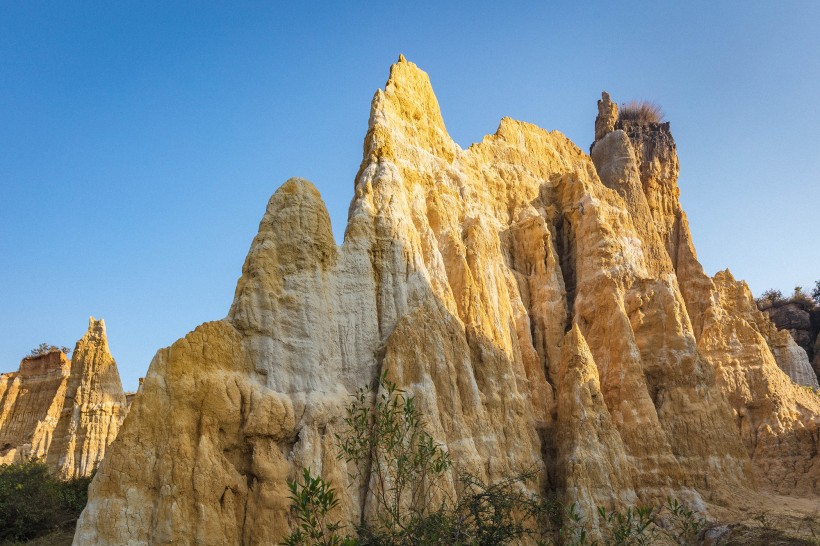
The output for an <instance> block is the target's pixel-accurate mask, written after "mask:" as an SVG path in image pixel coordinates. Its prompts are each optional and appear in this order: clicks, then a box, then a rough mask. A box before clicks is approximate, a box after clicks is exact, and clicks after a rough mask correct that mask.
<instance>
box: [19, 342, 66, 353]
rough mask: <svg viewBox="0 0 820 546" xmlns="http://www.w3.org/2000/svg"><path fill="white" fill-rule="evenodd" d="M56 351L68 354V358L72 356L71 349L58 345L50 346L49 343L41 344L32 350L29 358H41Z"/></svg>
mask: <svg viewBox="0 0 820 546" xmlns="http://www.w3.org/2000/svg"><path fill="white" fill-rule="evenodd" d="M54 351H62V352H64V353H65V354H66V356H68V355H70V354H71V349H69V348H68V347H65V346H63V347H57V346H56V345H49V344H48V343H41V344H40V345H38V346H37V347H35V348H33V349H32V350H31V353H30V354H29V356H40V355H45V354H48V353H51V352H54Z"/></svg>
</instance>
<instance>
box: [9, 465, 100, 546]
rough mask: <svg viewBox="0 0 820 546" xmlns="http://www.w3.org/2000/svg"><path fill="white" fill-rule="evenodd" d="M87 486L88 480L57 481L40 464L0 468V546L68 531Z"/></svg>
mask: <svg viewBox="0 0 820 546" xmlns="http://www.w3.org/2000/svg"><path fill="white" fill-rule="evenodd" d="M90 483H91V478H77V479H74V480H68V481H62V480H59V479H57V478H55V477H54V476H52V475H51V474H49V472H48V469H47V468H46V465H45V463H43V462H41V461H29V462H25V463H21V464H11V465H0V544H13V543H15V542H18V541H27V540H32V539H35V538H38V537H44V536H46V535H52V534H54V535H61V534H63V533H65V532H68V531H71V530H72V529H73V528H74V526H75V524H76V522H77V518H78V517H79V516H80V512H82V510H83V508H84V507H85V504H86V501H87V500H88V485H89V484H90Z"/></svg>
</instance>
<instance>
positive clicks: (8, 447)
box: [0, 350, 71, 464]
mask: <svg viewBox="0 0 820 546" xmlns="http://www.w3.org/2000/svg"><path fill="white" fill-rule="evenodd" d="M70 374H71V361H70V360H69V359H68V357H67V356H66V355H65V353H63V352H62V351H57V350H55V351H52V352H49V353H46V354H44V355H40V356H36V357H29V358H24V359H23V361H22V362H20V369H19V370H18V371H16V372H11V373H4V374H2V375H0V464H8V463H18V462H22V461H25V460H28V459H31V458H35V459H42V458H44V457H45V456H46V454H47V453H48V448H49V446H50V445H51V439H52V436H53V432H54V427H55V426H57V421H58V420H59V418H60V412H61V411H62V408H63V402H64V400H65V393H66V387H67V386H68V379H69V375H70Z"/></svg>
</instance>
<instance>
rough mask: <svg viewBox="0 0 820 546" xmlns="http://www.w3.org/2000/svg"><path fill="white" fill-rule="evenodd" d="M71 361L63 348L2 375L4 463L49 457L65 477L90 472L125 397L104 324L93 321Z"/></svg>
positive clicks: (110, 437)
mask: <svg viewBox="0 0 820 546" xmlns="http://www.w3.org/2000/svg"><path fill="white" fill-rule="evenodd" d="M73 357H74V358H73V360H71V361H70V360H68V358H67V357H66V355H65V354H63V353H62V352H60V351H53V352H50V353H48V354H46V355H42V356H39V357H30V358H25V359H23V361H22V363H21V364H20V371H19V372H16V373H10V374H3V375H0V463H10V462H20V461H22V460H26V459H30V458H38V459H43V460H45V461H46V463H47V464H48V466H49V467H50V469H51V470H52V471H54V472H55V473H56V474H57V475H59V476H61V477H63V478H75V477H79V476H88V475H90V474H91V472H92V471H93V470H94V469H95V468H96V467H97V465H98V464H99V462H100V461H101V460H102V458H103V456H104V455H105V450H106V448H107V447H108V445H109V444H111V442H113V441H114V438H115V437H116V436H117V431H118V430H119V426H120V424H121V423H122V419H123V417H124V412H125V396H124V394H123V390H122V384H121V382H120V377H119V373H118V372H117V366H116V363H115V362H114V359H113V358H112V357H111V354H110V353H109V351H108V341H107V339H106V336H105V323H104V322H103V321H102V320H99V321H98V320H94V318H93V317H92V318H91V320H90V321H89V328H88V332H86V334H85V335H84V336H83V337H82V339H80V340H79V341H78V342H77V345H76V346H75V348H74V353H73Z"/></svg>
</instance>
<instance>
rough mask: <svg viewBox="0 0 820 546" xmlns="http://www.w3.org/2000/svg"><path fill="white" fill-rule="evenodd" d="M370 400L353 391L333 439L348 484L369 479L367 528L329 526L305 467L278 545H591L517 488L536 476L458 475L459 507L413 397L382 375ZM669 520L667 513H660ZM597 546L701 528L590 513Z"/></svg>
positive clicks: (323, 496)
mask: <svg viewBox="0 0 820 546" xmlns="http://www.w3.org/2000/svg"><path fill="white" fill-rule="evenodd" d="M379 387H380V388H379V394H378V396H377V398H376V400H375V403H373V402H371V394H370V391H369V390H368V389H360V390H359V391H358V392H357V393H356V395H354V398H353V401H352V402H351V404H350V405H349V406H348V408H347V410H346V415H345V418H344V422H345V423H346V425H347V430H346V431H345V432H343V433H340V434H339V435H337V437H336V439H337V442H338V444H339V448H340V453H341V454H340V459H343V460H345V462H347V463H353V465H354V466H355V469H356V470H355V474H354V476H355V477H363V476H369V477H370V478H369V480H370V487H371V494H372V495H373V497H372V498H373V502H374V503H375V505H374V509H373V518H372V520H371V521H368V522H365V523H364V524H362V525H356V526H354V527H353V528H348V529H345V525H344V524H342V523H340V522H339V521H338V519H335V514H334V511H335V509H336V508H337V507H338V504H339V501H338V496H337V492H336V490H335V489H334V488H333V486H332V485H331V484H330V483H329V482H326V481H324V480H323V479H322V478H321V477H317V476H313V475H312V474H311V471H310V470H309V469H305V470H304V471H303V474H302V478H301V481H299V480H296V481H293V482H289V483H288V486H289V487H290V491H291V497H290V498H291V501H292V505H291V509H292V513H293V517H294V519H295V523H296V525H295V529H294V531H293V532H292V533H291V534H290V535H288V536H287V537H285V539H284V542H283V544H284V545H286V546H405V545H408V546H409V545H414V546H415V545H418V546H421V545H442V546H443V545H448V546H449V545H455V546H495V545H502V544H511V543H517V542H518V541H520V539H522V538H524V537H530V538H531V539H534V540H536V541H537V543H538V544H540V545H542V546H547V545H558V544H560V545H562V546H593V545H597V544H598V543H597V542H595V541H592V540H591V539H590V538H589V537H590V532H589V529H588V522H585V521H584V519H583V518H582V517H581V516H580V515H579V513H578V510H577V506H576V505H575V504H571V505H569V506H567V505H564V504H562V503H560V502H558V501H555V500H548V499H544V498H542V497H540V496H539V495H536V494H534V493H532V492H531V491H530V490H529V489H528V488H527V487H525V484H527V483H530V482H532V481H533V480H534V479H535V478H536V473H535V472H533V471H527V472H522V473H519V474H516V475H513V476H510V477H507V478H504V479H501V480H499V481H496V482H493V483H486V482H484V481H483V480H481V479H479V478H477V477H475V476H473V475H471V474H468V473H462V474H460V475H459V477H458V479H457V484H456V487H457V490H458V500H454V499H452V498H451V496H450V495H449V494H448V493H447V488H445V487H444V484H442V483H441V481H442V480H443V478H444V474H445V472H447V471H449V470H451V469H452V461H451V460H450V457H449V454H448V453H447V451H445V450H444V448H443V447H442V446H440V445H438V444H437V443H436V442H435V441H434V440H433V438H432V437H431V436H430V434H429V433H427V432H426V430H425V426H426V425H425V422H424V419H423V416H422V414H421V412H420V411H419V409H418V407H417V406H416V404H415V400H414V398H413V397H412V396H410V395H407V394H406V393H405V392H403V391H402V390H400V389H399V388H398V387H397V386H396V385H395V384H394V383H392V382H390V381H389V380H388V379H387V377H386V376H382V377H381V379H380V383H379ZM667 512H668V513H667ZM598 515H599V520H600V532H601V534H602V535H603V538H604V541H605V542H604V544H607V545H609V544H614V545H623V546H641V545H646V544H653V543H654V540H655V539H656V538H657V537H659V536H661V535H662V536H663V537H664V539H665V540H666V542H667V543H668V542H669V540H671V541H673V542H675V543H677V544H681V545H688V544H695V543H697V540H698V537H699V535H700V533H701V531H702V530H703V529H704V526H705V521H704V520H703V519H702V518H700V517H699V516H697V515H696V514H695V513H694V512H693V511H692V510H690V509H688V508H687V507H686V506H684V505H683V504H681V503H680V502H679V501H678V500H676V499H672V498H669V499H667V504H666V505H665V506H663V507H661V508H659V509H654V508H650V507H628V508H626V509H625V510H623V511H608V510H606V509H604V508H599V509H598Z"/></svg>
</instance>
